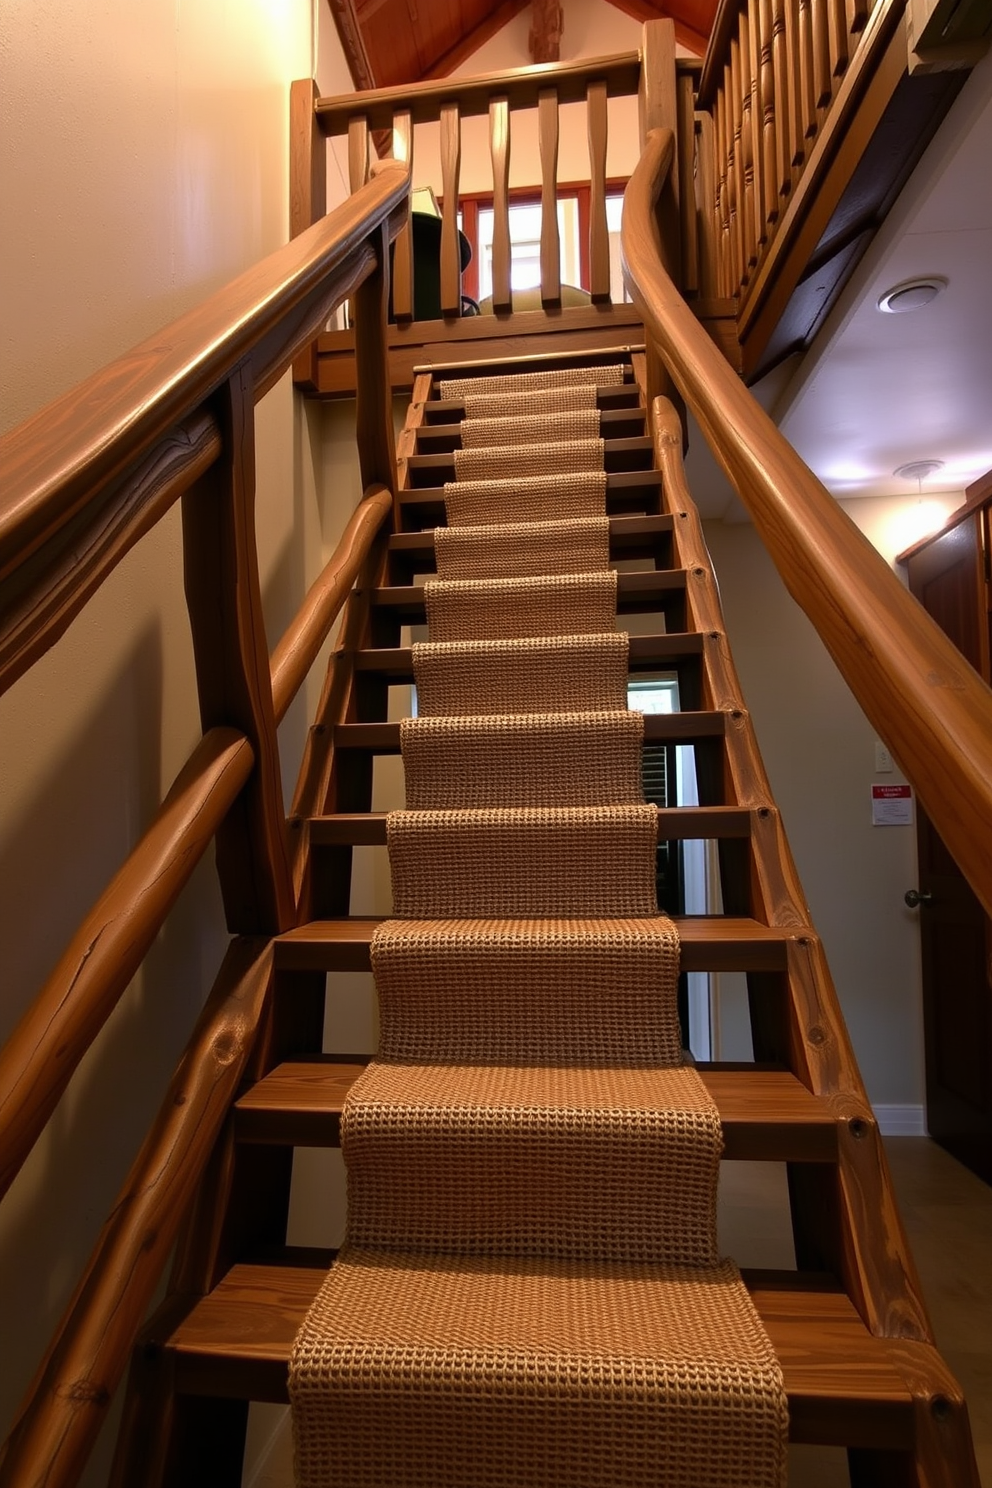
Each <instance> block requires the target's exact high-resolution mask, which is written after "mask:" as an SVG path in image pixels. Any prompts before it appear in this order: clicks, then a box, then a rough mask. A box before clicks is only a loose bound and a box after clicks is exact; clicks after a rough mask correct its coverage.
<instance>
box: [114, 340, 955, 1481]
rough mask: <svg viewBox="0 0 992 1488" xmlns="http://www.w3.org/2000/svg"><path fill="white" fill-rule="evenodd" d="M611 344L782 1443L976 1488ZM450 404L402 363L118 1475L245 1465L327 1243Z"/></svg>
mask: <svg viewBox="0 0 992 1488" xmlns="http://www.w3.org/2000/svg"><path fill="white" fill-rule="evenodd" d="M616 356H617V353H616V352H613V353H610V354H599V353H597V354H596V355H594V356H591V357H589V358H588V359H583V358H582V357H579V356H576V355H574V354H573V355H570V356H568V357H566V358H564V359H561V360H563V361H564V362H565V364H567V365H576V364H579V363H581V364H584V365H594V364H595V363H596V362H597V361H605V360H613V359H616ZM626 360H627V361H628V363H629V366H630V372H629V379H628V381H627V382H625V383H624V384H623V386H622V387H619V388H616V387H609V388H605V387H604V388H603V389H602V390H601V394H600V399H599V404H600V409H601V430H602V434H603V437H604V438H605V439H606V441H607V444H606V470H607V473H608V483H607V505H608V511H609V514H610V545H611V556H612V557H613V558H615V559H617V560H624V559H634V560H639V562H640V564H641V566H640V567H639V568H637V569H634V570H632V569H625V570H623V571H621V573H620V577H619V593H618V608H619V611H620V613H621V614H631V615H632V614H638V615H652V616H656V617H657V622H656V623H655V624H653V625H652V626H651V631H650V633H647V634H637V635H634V636H632V637H631V643H630V665H631V670H632V672H633V673H635V674H637V673H640V674H644V675H652V674H658V673H666V674H670V673H675V674H676V675H677V677H678V683H679V696H680V700H681V706H682V709H683V711H681V712H679V713H676V714H673V715H667V716H666V715H662V716H649V717H648V718H647V719H646V733H645V739H646V742H649V743H659V744H662V743H663V744H673V745H674V744H680V745H691V746H693V749H694V754H695V762H696V773H697V779H698V786H699V799H700V802H701V804H700V805H698V806H685V805H680V804H673V805H670V806H666V807H662V808H659V811H658V836H659V841H660V842H664V843H679V842H682V841H686V840H689V839H702V840H706V841H713V842H715V843H716V845H717V856H718V859H719V864H720V878H721V883H720V890H721V898H722V905H723V913H721V914H715V915H706V916H686V915H684V914H681V915H680V914H679V913H678V912H677V911H678V908H679V906H677V905H668V906H665V907H666V908H668V909H669V910H671V911H673V912H674V918H675V919H676V921H677V923H678V926H679V931H680V935H681V942H682V969H683V971H685V972H741V973H744V974H746V977H747V985H748V994H749V1004H750V1016H751V1029H752V1039H753V1048H754V1062H753V1063H751V1064H747V1065H743V1064H733V1065H727V1064H718V1063H709V1064H705V1063H702V1064H700V1065H699V1069H700V1073H701V1075H702V1078H703V1080H704V1082H705V1084H706V1086H707V1088H708V1089H709V1091H710V1093H711V1095H712V1097H713V1099H714V1101H715V1102H716V1105H717V1107H718V1109H719V1111H720V1115H721V1118H722V1122H723V1129H724V1138H725V1150H724V1160H725V1161H737V1160H751V1161H760V1162H774V1163H784V1164H786V1165H787V1172H788V1180H789V1193H790V1200H791V1210H792V1222H793V1243H794V1250H795V1258H796V1269H795V1270H790V1271H775V1272H764V1271H752V1272H745V1280H746V1282H747V1285H748V1287H749V1289H750V1291H751V1294H752V1297H753V1299H754V1302H755V1305H756V1307H757V1309H758V1312H759V1314H760V1316H761V1318H762V1320H763V1322H764V1325H765V1327H766V1329H767V1331H768V1334H769V1336H770V1338H771V1340H772V1342H773V1345H774V1347H775V1350H776V1352H777V1354H778V1356H779V1359H780V1361H781V1363H782V1367H783V1370H784V1374H785V1382H786V1387H787V1391H788V1397H789V1410H790V1436H791V1439H792V1440H793V1441H795V1442H803V1443H819V1444H826V1445H834V1446H842V1447H846V1448H847V1449H848V1454H849V1464H850V1474H851V1483H852V1485H853V1488H866V1485H868V1484H871V1485H873V1488H886V1485H890V1484H891V1485H896V1484H898V1485H917V1488H937V1485H945V1488H978V1477H977V1471H976V1468H975V1464H974V1458H973V1453H972V1448H971V1441H970V1433H969V1427H968V1419H967V1411H966V1407H965V1405H964V1403H963V1400H962V1398H961V1394H960V1391H959V1389H958V1386H957V1385H956V1383H955V1381H954V1380H953V1378H952V1377H951V1376H950V1374H949V1372H948V1371H947V1369H946V1367H945V1366H944V1364H943V1362H942V1360H941V1358H940V1356H939V1354H938V1353H937V1351H936V1349H935V1348H934V1346H933V1344H932V1341H931V1338H930V1333H929V1325H928V1322H927V1318H926V1312H925V1307H924V1304H923V1301H922V1298H921V1295H920V1291H919V1285H918V1281H917V1278H916V1275H915V1271H914V1269H913V1265H912V1261H911V1259H910V1257H909V1255H908V1251H907V1248H906V1244H905V1240H904V1236H903V1233H902V1229H901V1226H900V1223H899V1220H898V1216H897V1214H896V1210H895V1207H894V1202H893V1198H892V1193H891V1188H890V1184H889V1179H888V1173H887V1168H886V1163H885V1157H884V1152H883V1150H882V1146H881V1142H880V1139H879V1133H878V1128H877V1125H876V1123H875V1119H874V1116H873V1114H872V1111H871V1108H870V1106H869V1104H868V1101H867V1098H866V1096H865V1093H864V1089H863V1087H862V1085H861V1082H860V1077H859V1075H858V1073H857V1069H856V1065H855V1062H854V1058H853V1055H852V1052H851V1048H850V1045H849V1042H848V1039H847V1035H846V1031H845V1029H844V1026H843V1022H842V1018H841V1014H840V1010H839V1006H838V1003H837V998H836V994H835V992H834V989H833V986H832V984H831V982H830V979H829V974H828V972H827V970H826V966H825V963H824V959H823V955H822V951H821V948H820V945H819V941H818V940H817V938H816V935H815V932H814V930H813V929H812V926H811V925H810V922H809V915H808V910H807V906H806V904H805V900H804V898H803V896H802V892H801V889H800V887H799V885H798V881H797V879H796V874H795V868H794V865H793V863H792V860H791V857H790V855H789V852H788V847H787V845H786V843H785V839H784V835H783V832H782V827H781V823H780V820H779V816H778V813H777V810H776V808H775V805H774V802H773V800H772V799H771V795H770V791H769V787H768V782H767V779H766V777H765V774H764V771H763V767H762V765H761V761H760V758H759V755H758V751H757V746H756V743H755V739H754V734H753V730H752V728H751V724H750V720H749V717H748V714H747V710H746V707H745V705H744V702H743V699H742V697H741V695H740V690H739V685H738V681H737V677H736V673H735V671H734V668H733V663H732V660H731V657H730V652H729V647H728V644H727V640H726V637H725V634H724V627H723V620H722V615H721V612H720V607H719V600H718V596H717V590H716V586H715V583H714V580H713V576H712V573H711V569H710V564H709V559H708V556H707V553H706V549H705V546H704V544H703V540H702V534H701V528H700V524H699V519H698V516H697V514H696V511H695V509H694V507H693V506H692V504H691V501H690V500H689V497H688V493H687V492H686V489H685V485H684V480H683V476H682V470H681V429H680V427H679V425H678V422H677V419H676V418H675V415H674V411H673V410H671V408H670V405H665V404H664V403H662V402H659V403H656V404H655V407H654V409H652V410H649V409H647V408H646V407H645V398H644V383H645V366H644V357H643V355H641V354H639V353H637V352H634V353H628V354H627V355H626ZM540 365H543V363H536V364H535V363H533V362H531V361H528V362H527V363H526V365H525V367H524V368H523V370H535V369H536V366H540ZM515 369H517V370H519V369H520V368H519V367H517V368H515ZM457 370H458V369H446V375H447V376H453V375H456V374H457ZM466 370H468V368H466ZM471 370H472V371H473V372H477V371H478V368H477V367H475V366H473V367H472V369H471ZM493 370H494V371H496V370H500V364H493ZM462 411H463V409H462V405H461V404H460V403H459V402H457V401H450V400H449V401H442V400H441V399H440V398H439V397H438V396H437V395H436V390H435V383H434V380H433V378H432V376H431V374H430V373H428V372H420V373H418V376H417V379H416V382H415V385H414V391H413V399H412V402H411V404H410V408H409V412H408V415H407V420H406V426H405V429H404V433H403V435H402V437H401V441H400V445H399V449H398V454H399V468H400V490H399V493H398V498H397V502H396V507H395V513H394V515H395V523H394V527H395V530H394V531H393V532H392V534H391V535H390V536H389V537H388V539H386V540H384V541H383V542H382V543H381V544H380V549H379V551H378V552H377V554H376V556H375V568H376V572H375V574H374V582H372V583H370V584H366V585H365V587H363V588H359V589H356V591H355V592H354V593H353V594H352V596H351V598H350V600H349V602H348V606H347V608H346V610H345V614H344V618H343V622H342V627H341V632H340V636H339V639H338V642H337V645H336V648H335V650H334V652H333V655H332V658H331V662H330V666H329V669H328V674H327V680H326V683H325V688H324V695H323V699H322V703H321V707H320V710H319V713H318V717H317V721H316V724H315V726H314V728H313V730H312V732H311V736H310V741H309V745H308V748H307V752H306V755H305V759H304V764H303V769H302V773H301V779H300V783H299V786H298V789H297V794H296V799H295V801H294V805H293V811H292V815H291V818H290V826H291V830H292V837H293V845H294V851H295V872H296V878H297V883H298V885H299V886H300V887H301V889H302V902H303V904H304V905H305V909H306V913H305V915H304V916H303V918H304V920H305V923H302V924H300V926H299V927H298V928H296V929H292V930H290V931H288V932H286V933H284V934H282V935H281V936H279V937H278V938H277V939H276V941H275V946H274V954H275V974H274V984H273V986H274V991H273V996H272V999H271V1004H270V1006H269V1008H268V1012H267V1016H266V1020H265V1024H264V1029H263V1033H262V1036H261V1038H260V1039H259V1042H258V1045H257V1047H256V1049H255V1051H254V1055H253V1059H252V1064H251V1069H250V1076H251V1078H250V1081H249V1082H248V1083H246V1084H245V1086H244V1088H243V1089H242V1091H241V1093H240V1095H239V1097H238V1099H237V1101H236V1103H235V1105H234V1107H233V1110H232V1111H231V1113H230V1118H229V1120H228V1123H227V1126H226V1129H225V1131H224V1134H223V1137H222V1139H221V1142H220V1143H219V1145H218V1147H217V1149H216V1151H215V1152H214V1154H213V1157H212V1159H211V1162H210V1165H209V1168H208V1171H207V1175H206V1178H205V1180H204V1182H203V1183H202V1184H201V1187H200V1191H199V1197H198V1200H197V1203H196V1204H195V1206H194V1210H193V1213H192V1216H191V1218H190V1220H189V1222H188V1224H187V1226H186V1229H185V1233H184V1235H183V1237H182V1240H181V1243H180V1246H179V1250H178V1253H177V1256H176V1260H175V1264H174V1269H173V1275H172V1280H171V1283H170V1288H169V1293H168V1296H167V1298H166V1300H165V1301H164V1302H163V1303H162V1305H161V1307H160V1308H159V1309H158V1311H157V1312H156V1314H155V1315H154V1316H153V1318H152V1319H151V1321H150V1323H149V1324H148V1325H147V1327H146V1329H145V1330H144V1333H143V1336H142V1338H141V1340H140V1342H139V1345H138V1348H137V1350H136V1353H135V1357H134V1361H133V1365H132V1372H131V1380H130V1386H129V1391H128V1398H127V1402H126V1406H125V1416H124V1422H123V1426H122V1430H121V1435H120V1439H119V1445H118V1452H117V1457H116V1461H115V1467H114V1471H113V1475H112V1483H113V1484H114V1485H115V1488H124V1485H134V1488H137V1485H139V1484H140V1485H142V1488H150V1485H159V1484H163V1485H164V1484H169V1485H172V1484H175V1485H179V1484H183V1485H200V1484H203V1485H204V1488H205V1485H207V1484H208V1483H209V1484H210V1485H211V1488H227V1485H231V1488H234V1485H236V1484H240V1482H241V1472H242V1454H243V1444H244V1431H245V1424H246V1420H247V1409H248V1402H250V1401H270V1402H284V1401H286V1399H287V1393H286V1388H287V1360H288V1357H289V1351H290V1348H291V1345H292V1342H293V1339H294V1336H295V1334H296V1332H297V1329H298V1327H299V1325H300V1323H301V1321H302V1318H303V1316H304V1314H305V1312H306V1310H307V1308H308V1306H309V1304H310V1302H311V1301H312V1299H313V1297H314V1295H315V1293H316V1291H317V1289H318V1287H319V1285H320V1283H321V1281H322V1279H323V1276H324V1273H325V1271H326V1268H327V1266H328V1265H329V1264H330V1262H331V1261H332V1259H333V1251H331V1250H330V1249H327V1250H321V1251H313V1250H309V1249H300V1248H294V1247H291V1246H288V1245H287V1244H286V1234H287V1219H288V1212H289V1199H290V1188H291V1182H292V1170H293V1154H294V1150H295V1149H297V1148H302V1147H333V1146H336V1145H337V1144H338V1142H339V1128H340V1116H341V1109H342V1104H343V1102H344V1099H345V1097H346V1095H347V1093H348V1090H349V1088H350V1086H351V1084H352V1083H353V1081H354V1080H355V1079H356V1077H357V1075H358V1073H359V1071H360V1069H361V1067H362V1064H363V1062H364V1061H363V1060H362V1059H360V1058H357V1057H351V1056H342V1055H340V1054H336V1053H334V1052H333V1048H334V1030H333V1028H330V1029H329V1030H328V1032H327V1034H326V1035H325V1006H324V1003H325V979H326V977H327V976H328V975H332V976H333V975H337V974H340V973H344V972H355V971H367V970H368V969H369V942H370V938H371V935H372V932H373V929H374V926H375V923H376V921H375V920H374V919H371V918H363V917H357V916H352V915H351V914H350V909H351V875H352V857H353V851H354V849H355V848H356V847H376V848H379V849H384V847H385V840H386V823H385V816H384V815H383V814H381V813H376V812H373V811H372V810H371V806H372V799H373V797H372V786H373V773H374V762H375V759H376V757H377V756H379V755H388V754H397V753H398V752H399V726H398V725H397V724H395V723H393V722H390V721H388V711H389V708H388V704H389V689H390V687H394V686H395V687H403V686H408V685H409V684H410V683H411V682H412V680H413V673H412V662H411V651H410V647H409V644H405V637H404V635H403V631H404V628H405V627H408V626H415V625H417V624H419V623H421V622H422V621H423V599H422V592H421V590H420V588H419V586H418V585H417V583H416V579H417V577H418V576H419V575H421V574H423V573H427V572H430V571H431V570H432V569H433V567H434V550H433V535H432V529H433V527H434V526H435V525H437V524H438V523H439V522H441V521H443V519H444V517H443V511H444V509H443V500H442V490H441V487H442V485H443V482H444V480H445V479H446V478H450V477H451V472H452V470H453V461H452V453H451V452H452V451H453V450H454V449H455V448H457V446H458V443H459V420H460V418H461V415H462ZM325 1041H326V1042H327V1043H328V1044H329V1048H330V1049H331V1051H332V1052H325V1050H324V1045H325ZM370 1052H371V1051H370ZM466 1488H468V1485H466Z"/></svg>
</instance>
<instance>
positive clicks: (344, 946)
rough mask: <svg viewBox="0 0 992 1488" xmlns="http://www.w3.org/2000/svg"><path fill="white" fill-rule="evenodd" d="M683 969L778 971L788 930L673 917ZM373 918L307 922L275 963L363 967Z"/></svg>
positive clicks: (281, 944)
mask: <svg viewBox="0 0 992 1488" xmlns="http://www.w3.org/2000/svg"><path fill="white" fill-rule="evenodd" d="M672 918H673V919H674V922H675V924H676V926H677V927H678V931H679V938H680V940H681V945H682V970H683V971H783V970H784V969H785V966H786V960H787V950H788V945H789V941H790V936H789V934H788V932H786V931H783V930H778V929H775V928H770V927H769V926H767V925H760V924H759V923H758V922H757V921H756V920H750V919H746V918H739V917H732V916H720V915H711V916H708V915H674V916H673V917H672ZM378 923H379V918H378V917H377V916H373V915H370V916H354V917H350V918H348V919H338V920H312V921H311V922H310V923H309V924H308V925H301V926H300V928H299V929H297V930H288V931H287V932H286V934H285V935H280V936H279V937H278V938H277V940H276V942H275V948H276V964H277V966H278V967H280V969H282V970H285V971H314V970H326V971H368V969H369V944H370V942H371V939H372V932H373V931H374V930H375V927H376V925H378Z"/></svg>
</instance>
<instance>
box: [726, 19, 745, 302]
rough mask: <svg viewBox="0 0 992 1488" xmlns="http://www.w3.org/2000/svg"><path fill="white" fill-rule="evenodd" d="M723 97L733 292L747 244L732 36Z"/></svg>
mask: <svg viewBox="0 0 992 1488" xmlns="http://www.w3.org/2000/svg"><path fill="white" fill-rule="evenodd" d="M727 96H728V97H729V99H730V127H731V131H732V135H733V144H732V146H731V153H732V156H733V169H732V170H731V172H730V181H731V193H730V211H731V218H732V222H733V238H734V292H735V293H736V292H737V290H738V289H739V288H740V286H741V285H742V284H744V283H746V281H747V244H746V239H745V233H744V165H743V159H742V156H743V147H742V142H741V111H742V105H741V44H740V40H739V39H738V37H736V36H734V37H733V38H732V39H731V42H730V63H729V66H728V67H727Z"/></svg>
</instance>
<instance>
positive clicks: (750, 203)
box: [737, 10, 758, 277]
mask: <svg viewBox="0 0 992 1488" xmlns="http://www.w3.org/2000/svg"><path fill="white" fill-rule="evenodd" d="M738 27H739V32H738V54H737V57H738V60H737V66H738V87H739V88H740V94H741V187H742V190H743V193H744V195H743V204H744V213H743V217H744V272H745V274H746V276H747V277H750V272H751V270H752V269H753V268H754V266H755V264H756V263H757V262H758V233H757V214H756V211H755V192H754V90H753V87H752V80H751V18H750V16H749V14H748V12H747V10H742V11H741V13H740V15H739V17H738Z"/></svg>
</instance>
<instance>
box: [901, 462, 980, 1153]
mask: <svg viewBox="0 0 992 1488" xmlns="http://www.w3.org/2000/svg"><path fill="white" fill-rule="evenodd" d="M968 496H969V499H968V501H967V502H966V504H965V505H964V506H963V507H962V508H961V509H960V510H959V511H957V512H955V513H954V514H953V515H952V517H951V518H950V520H949V522H948V523H947V525H946V526H945V527H944V528H942V530H941V531H940V532H937V533H935V534H934V535H933V536H932V537H929V538H925V539H924V540H923V541H922V542H919V543H917V544H916V545H915V546H914V547H912V548H910V549H909V550H908V551H907V552H906V553H904V554H902V555H901V556H900V562H902V563H904V564H905V566H906V571H907V574H908V578H909V587H910V589H911V591H912V593H913V594H914V595H915V596H916V598H917V599H918V600H919V601H920V603H921V604H922V605H923V606H924V608H925V609H926V610H927V611H928V612H929V614H931V615H932V616H933V618H934V619H935V620H936V621H937V624H938V625H939V626H940V627H941V629H942V630H943V631H945V633H946V634H947V635H948V636H949V637H950V639H951V640H952V641H953V642H954V644H955V645H956V646H957V647H958V649H959V650H960V651H961V652H962V654H963V655H964V656H966V657H967V659H968V660H969V661H970V662H971V664H972V666H973V667H975V669H976V670H977V671H978V672H980V673H981V675H982V676H983V677H984V679H985V681H986V682H988V681H990V661H989V657H990V649H992V646H990V637H992V612H990V589H992V586H990V554H992V526H990V523H992V474H990V476H988V477H985V478H984V479H983V480H982V481H979V482H978V483H977V484H976V486H974V487H972V488H971V489H970V490H969V493H968ZM917 839H918V847H919V883H918V885H917V887H918V888H919V890H920V893H921V895H922V896H923V902H922V903H921V905H920V910H919V913H920V936H921V950H922V958H923V1017H924V1037H925V1047H926V1088H927V1125H928V1128H929V1131H930V1134H931V1136H932V1137H933V1138H934V1140H935V1141H937V1142H939V1143H940V1144H941V1146H943V1147H946V1148H947V1150H948V1151H949V1152H951V1153H953V1155H954V1156H955V1157H957V1158H958V1159H959V1160H960V1161H961V1162H963V1163H965V1164H966V1165H967V1166H968V1167H969V1168H971V1169H972V1170H973V1171H974V1172H975V1173H977V1174H979V1176H980V1177H982V1178H984V1179H985V1180H986V1182H992V921H990V920H989V918H988V916H987V915H986V914H985V913H984V911H983V909H982V907H981V905H980V904H979V902H978V900H977V899H976V898H975V895H974V894H973V893H972V891H971V889H970V887H969V886H968V883H967V881H966V880H965V878H964V877H963V876H962V874H961V873H960V871H959V869H958V867H957V864H956V863H955V862H954V859H953V858H952V857H951V855H950V853H949V852H948V851H947V848H946V847H945V846H944V844H943V842H942V841H941V839H940V838H939V837H938V835H937V833H936V832H935V831H934V829H933V826H932V825H931V823H930V822H929V820H928V819H927V817H926V815H925V813H924V812H923V811H918V812H917ZM927 896H929V897H927Z"/></svg>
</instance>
